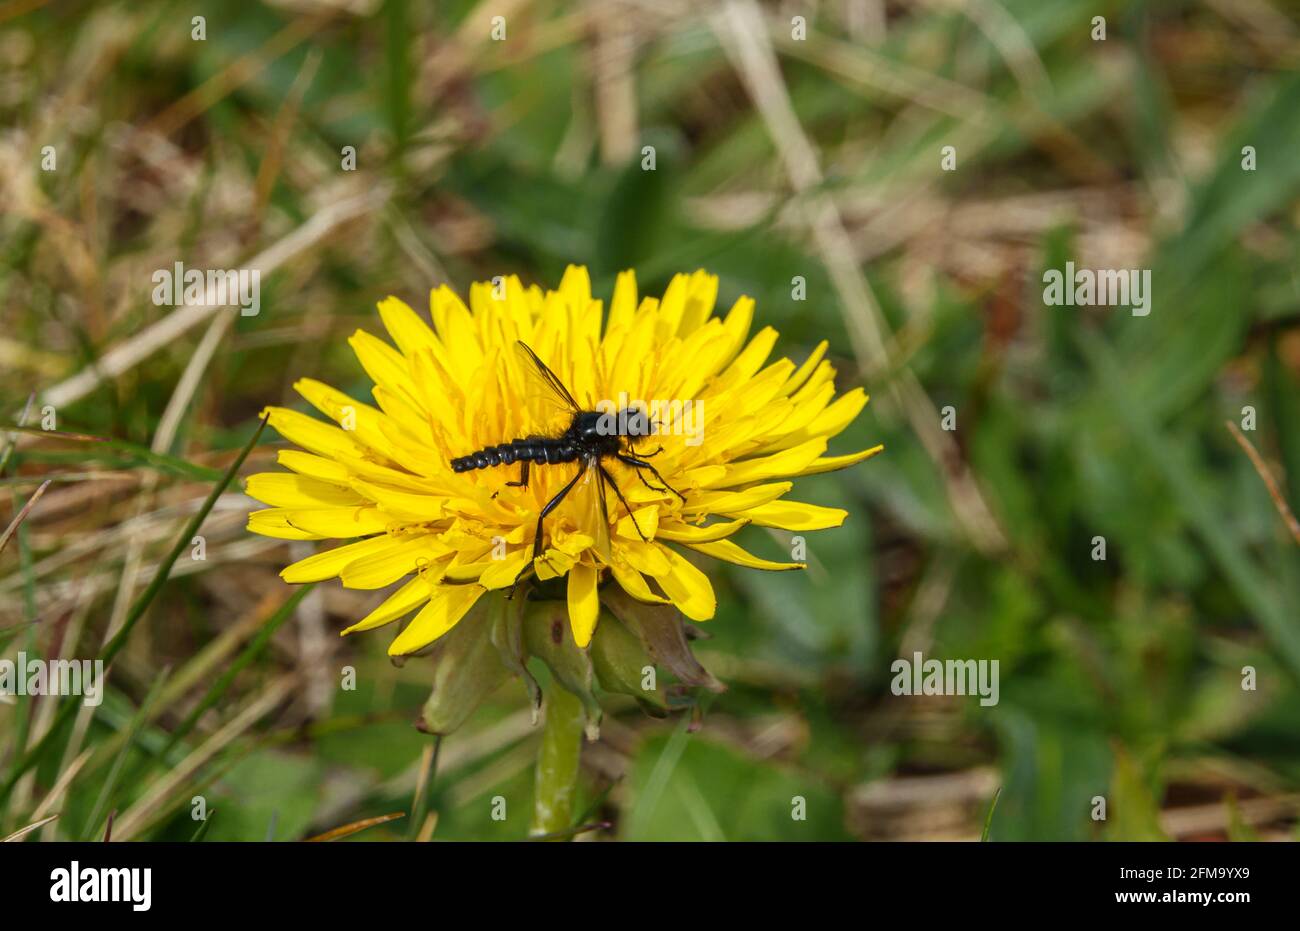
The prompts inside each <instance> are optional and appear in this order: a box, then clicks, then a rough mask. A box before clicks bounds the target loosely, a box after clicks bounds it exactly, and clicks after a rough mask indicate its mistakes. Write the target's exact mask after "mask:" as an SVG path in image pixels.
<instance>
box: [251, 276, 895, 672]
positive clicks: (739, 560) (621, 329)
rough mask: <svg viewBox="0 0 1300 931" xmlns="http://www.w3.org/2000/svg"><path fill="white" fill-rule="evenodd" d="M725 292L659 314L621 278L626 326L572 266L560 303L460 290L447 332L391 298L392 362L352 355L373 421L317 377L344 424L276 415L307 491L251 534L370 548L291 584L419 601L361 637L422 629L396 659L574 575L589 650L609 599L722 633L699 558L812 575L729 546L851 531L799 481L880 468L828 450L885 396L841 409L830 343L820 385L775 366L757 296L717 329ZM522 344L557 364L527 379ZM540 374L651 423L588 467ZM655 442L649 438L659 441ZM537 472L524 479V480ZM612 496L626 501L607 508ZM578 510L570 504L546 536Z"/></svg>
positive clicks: (705, 280)
mask: <svg viewBox="0 0 1300 931" xmlns="http://www.w3.org/2000/svg"><path fill="white" fill-rule="evenodd" d="M717 292H718V279H717V277H716V276H714V275H709V274H706V273H705V272H703V271H697V272H695V273H694V274H690V275H684V274H683V275H677V276H676V277H674V278H673V280H672V282H671V283H670V284H669V286H668V289H667V291H665V292H664V295H663V297H662V298H658V299H656V298H651V297H646V298H644V299H638V296H637V288H636V279H635V276H634V275H633V273H632V272H630V271H629V272H623V273H622V274H620V275H619V276H618V279H617V283H616V285H615V287H614V294H613V298H612V300H611V301H610V304H609V311H608V313H607V314H606V313H604V308H603V305H602V302H601V301H599V300H596V299H594V298H593V297H592V295H591V283H590V279H589V277H588V275H587V271H586V269H585V268H580V267H573V266H571V267H570V268H569V269H568V270H567V271H566V272H565V274H564V278H563V280H562V281H561V283H560V286H559V288H558V290H553V291H543V290H541V289H540V288H538V287H536V286H531V287H527V288H526V287H524V286H523V284H522V283H521V282H520V281H519V280H518V279H517V278H515V277H510V278H508V279H505V280H504V281H501V280H498V281H497V283H495V284H493V283H478V284H475V285H473V286H472V287H471V288H470V293H469V306H468V307H467V306H466V305H465V303H464V302H462V300H461V299H460V298H459V297H458V296H457V295H456V294H455V293H454V292H453V291H451V290H450V289H449V288H448V287H447V286H445V285H444V286H442V287H440V288H438V289H437V290H435V291H434V292H433V293H432V294H431V295H430V301H429V305H430V307H429V309H430V316H431V318H432V324H433V325H432V327H431V326H429V324H428V323H426V322H425V320H424V319H422V318H421V316H420V315H419V314H417V313H416V312H415V311H414V310H412V309H411V308H410V307H408V306H407V305H406V304H404V303H403V302H402V301H400V300H398V299H397V298H394V297H389V298H387V299H385V300H384V301H382V302H381V303H380V304H379V313H380V317H381V318H382V320H383V324H384V327H385V328H386V329H387V330H388V335H389V337H390V338H391V339H392V343H393V345H390V344H389V343H388V342H385V341H384V340H382V339H380V338H378V337H376V336H373V335H371V334H370V333H368V332H365V331H364V330H358V331H357V332H356V333H355V334H354V335H353V336H352V338H351V340H350V343H351V346H352V348H353V349H354V350H355V352H356V355H357V358H358V360H359V361H360V363H361V366H362V368H364V369H365V371H366V373H367V374H368V375H369V376H370V378H371V379H372V380H373V381H374V385H375V386H374V388H373V389H372V394H373V396H374V404H373V405H371V404H367V403H363V402H361V401H356V400H353V399H352V398H350V397H348V396H347V395H345V394H343V393H342V392H340V391H337V390H335V389H334V388H331V387H329V386H328V385H325V384H322V383H321V382H318V381H315V380H312V379H308V378H304V379H302V380H300V381H298V382H297V383H296V384H295V385H294V388H295V390H297V391H298V392H299V393H300V394H301V395H302V396H303V397H304V398H306V399H307V401H308V402H309V403H310V404H311V405H312V406H313V407H315V408H316V409H317V410H318V411H320V412H321V413H322V414H324V415H325V416H326V417H328V418H330V419H331V420H332V421H334V424H333V425H330V424H326V423H323V422H321V421H320V420H317V419H315V418H313V417H310V416H308V415H306V414H302V413H299V412H297V411H293V410H289V409H287V408H282V407H273V408H269V409H268V412H267V413H268V414H269V418H270V425H271V426H273V427H274V428H275V429H276V430H278V431H279V432H280V433H281V434H282V435H283V436H284V437H286V438H287V439H288V440H290V441H291V442H293V443H294V444H296V445H297V446H299V447H301V448H302V449H301V450H284V451H281V452H280V453H279V463H280V464H281V465H283V466H285V467H286V468H288V469H289V470H290V471H289V472H277V473H264V474H259V475H253V476H251V477H250V478H249V479H248V482H247V492H248V494H249V495H250V496H251V497H253V498H255V499H257V500H258V501H261V502H262V503H264V504H266V505H269V507H268V508H266V509H265V510H259V511H254V512H253V513H251V514H250V515H249V520H248V529H249V530H251V531H253V532H255V533H259V534H263V535H265V536H270V537H278V538H281V539H287V540H327V539H340V540H351V541H354V542H349V543H346V544H344V545H341V546H338V547H335V548H333V549H329V550H326V551H323V552H320V553H317V554H316V555H314V556H311V557H309V558H307V559H304V560H301V561H300V562H296V563H294V564H293V565H290V566H288V567H287V568H286V569H285V570H284V571H283V572H282V573H281V576H282V577H283V578H284V579H285V581H287V582H295V583H299V582H316V581H322V580H325V579H332V578H336V577H337V578H341V579H342V581H343V584H344V585H345V586H347V587H349V588H357V589H380V588H385V587H387V586H389V585H392V584H393V583H396V582H398V581H400V580H403V579H406V581H405V583H404V584H403V585H401V586H400V587H399V588H398V589H397V590H396V591H395V592H394V593H393V594H392V595H390V596H389V597H388V598H387V599H386V600H385V601H384V602H383V603H382V604H380V605H379V606H378V607H377V608H375V610H374V611H372V612H371V613H370V614H368V615H367V616H366V617H364V618H362V619H361V620H360V621H358V622H357V623H356V624H353V625H352V626H351V627H349V628H347V629H346V630H345V631H343V633H345V634H347V633H352V632H354V631H361V630H372V629H374V628H377V627H381V626H384V625H386V624H391V623H393V622H396V621H399V620H401V619H403V618H406V617H409V616H411V615H414V617H413V618H412V620H411V621H410V623H408V624H407V625H406V627H405V628H404V629H403V630H402V631H401V633H400V634H399V635H398V636H397V637H396V639H395V640H394V641H393V642H392V644H391V646H390V647H389V653H390V654H391V655H394V656H398V655H404V654H409V653H413V652H416V651H418V650H421V649H423V648H424V647H426V646H428V645H429V644H431V643H433V641H435V640H437V639H438V638H439V637H441V636H442V635H443V634H444V633H446V632H447V631H448V630H450V629H451V628H452V627H454V626H455V625H456V623H457V622H458V621H460V620H461V618H463V617H464V616H465V615H466V614H467V613H468V612H469V611H470V609H471V608H472V607H473V606H474V605H475V603H476V602H478V601H479V599H480V598H482V597H483V596H484V595H485V594H487V593H488V592H490V591H494V590H501V589H510V588H511V587H512V586H514V585H516V584H517V583H518V582H519V581H520V580H522V579H525V578H529V577H535V578H536V579H537V580H539V581H545V580H547V579H555V578H558V577H561V576H567V596H568V618H569V624H570V627H571V629H572V632H573V638H574V641H575V642H576V644H577V645H578V646H579V647H586V646H587V645H588V644H589V643H590V642H591V638H592V634H593V632H594V630H595V626H596V621H597V617H598V615H599V609H600V601H599V595H598V587H599V586H600V585H601V584H602V582H603V581H607V580H610V579H612V582H613V584H616V585H618V586H621V588H622V589H623V590H624V591H625V592H626V593H627V595H629V596H631V598H633V599H636V600H637V601H640V602H646V603H656V604H672V605H674V606H675V607H676V608H677V609H678V610H680V611H681V613H682V614H684V615H685V616H686V617H688V618H691V619H692V620H696V621H703V620H707V619H709V618H711V617H712V616H713V614H714V610H715V607H716V599H715V596H714V593H713V587H712V585H711V584H710V582H709V579H708V576H706V575H705V574H704V573H703V572H702V571H700V569H699V568H697V567H696V565H695V564H694V563H693V562H692V561H691V560H690V559H688V558H686V556H685V555H683V552H682V551H683V550H693V551H695V552H697V553H702V554H704V555H707V556H711V557H714V558H716V559H721V560H725V561H728V562H732V563H736V564H739V565H741V566H749V567H753V568H758V569H794V568H802V564H800V563H777V562H772V561H769V560H766V559H762V558H760V557H758V556H755V555H753V554H751V553H749V552H747V551H746V550H744V549H742V548H741V547H740V546H739V545H737V544H736V543H735V542H733V541H732V540H731V539H730V537H732V536H733V535H734V534H735V533H736V532H737V531H738V530H740V529H741V528H742V527H745V526H746V525H749V524H756V525H759V526H764V527H777V528H782V529H785V530H791V531H798V532H803V531H809V530H821V529H824V528H829V527H837V526H839V525H840V524H841V523H842V522H843V521H844V518H845V516H846V514H845V512H844V511H842V510H839V509H836V508H828V507H820V506H818V505H813V504H805V503H802V502H798V501H792V500H789V499H787V498H786V494H787V493H788V492H789V491H790V490H791V488H792V487H793V483H792V482H791V481H790V479H793V478H795V477H798V476H801V475H812V474H815V473H819V472H827V471H830V470H833V469H839V468H843V467H845V466H849V465H853V464H854V463H857V462H860V461H862V460H864V459H866V458H868V457H869V456H872V455H874V454H875V453H877V452H879V451H880V449H881V448H882V447H880V446H876V447H874V448H872V449H868V450H864V451H862V452H857V453H851V454H848V455H828V454H827V441H828V440H829V439H830V438H831V437H834V436H835V435H836V434H838V433H840V432H841V431H842V430H844V428H845V427H847V426H848V425H849V424H850V423H851V422H852V421H853V419H854V418H855V417H856V416H857V415H858V413H859V412H860V411H861V410H862V408H863V406H864V405H865V404H866V403H867V396H866V395H865V394H864V393H863V391H862V390H861V389H854V390H852V391H849V392H847V393H846V394H843V395H841V396H840V397H838V398H836V397H835V387H834V384H833V379H834V375H835V370H834V368H832V366H831V365H830V363H829V362H828V361H826V360H825V359H824V358H823V356H824V354H825V351H826V343H825V342H822V343H821V344H820V345H819V346H818V347H817V348H816V349H815V350H814V351H813V353H812V355H811V356H809V358H808V359H807V360H806V361H804V362H803V364H802V365H796V364H795V363H794V362H792V361H790V360H789V359H784V358H783V359H779V360H777V361H775V362H769V361H768V357H769V355H770V354H771V353H772V350H773V348H774V346H775V344H776V339H777V333H776V331H775V330H773V329H772V328H771V327H764V328H763V329H762V330H760V331H759V332H758V333H757V334H755V335H753V336H752V337H751V336H750V328H751V325H752V322H753V316H754V302H753V301H752V300H750V299H749V298H745V297H742V298H741V299H739V300H738V301H736V303H735V305H734V306H732V308H731V310H730V311H729V312H728V313H727V314H726V316H724V317H717V316H714V313H713V311H714V303H715V301H716V298H717ZM520 343H522V344H524V345H526V346H527V347H528V348H529V349H530V350H531V352H532V353H535V356H536V359H537V362H538V363H540V365H538V364H534V365H532V366H530V359H529V353H527V352H521V351H519V348H518V344H520ZM530 368H534V369H539V370H540V369H544V370H548V371H549V372H551V373H553V374H554V378H555V379H556V380H558V381H559V382H560V383H562V385H563V386H564V388H563V389H561V390H565V391H567V392H568V393H569V394H570V395H571V397H572V399H573V404H572V405H570V406H571V407H576V408H580V409H581V410H583V411H596V412H604V413H606V414H607V415H609V417H610V418H613V417H615V416H616V415H618V413H619V412H623V413H624V414H627V413H629V412H630V413H632V414H633V415H635V414H638V413H639V414H640V415H641V416H642V417H643V418H644V419H643V420H642V421H640V423H641V426H642V429H639V430H638V429H630V430H629V429H624V430H622V431H621V433H622V435H618V436H615V439H614V440H613V441H610V440H608V439H606V440H605V441H604V442H605V449H606V451H611V452H612V454H610V455H606V456H602V458H600V459H599V468H597V465H596V461H592V462H591V463H590V464H591V468H587V465H588V462H587V460H586V459H584V458H583V456H582V455H581V451H580V450H575V449H567V450H562V449H558V448H557V443H558V442H559V441H558V440H557V438H558V437H562V436H564V435H566V434H565V431H566V429H568V428H569V427H570V426H571V422H572V416H573V415H572V410H570V411H568V412H565V411H563V410H560V409H558V408H557V407H556V406H555V405H553V404H551V403H550V402H549V401H548V399H547V398H546V397H545V393H544V392H540V391H537V390H534V389H533V387H531V386H533V385H535V384H536V382H537V381H538V374H539V373H538V371H530ZM557 393H558V392H557ZM609 422H611V423H612V422H613V420H610V421H609ZM647 422H649V423H651V424H652V428H651V431H650V432H653V435H652V436H645V435H643V434H644V433H646V432H647V431H646V430H645V429H644V427H645V424H646V423H647ZM601 433H602V435H605V436H608V435H609V433H608V431H607V430H602V431H601ZM534 438H545V439H546V440H547V441H548V443H542V444H540V445H539V444H538V441H537V440H536V439H534ZM512 441H518V442H514V443H513V445H512ZM611 442H612V443H613V446H612V448H611V447H610V445H609V444H610V443H611ZM530 444H531V445H530ZM560 445H562V444H560ZM584 449H586V447H584ZM548 450H549V451H548ZM475 454H478V458H477V459H475ZM530 456H531V457H533V463H532V468H531V471H529V472H527V473H523V472H522V469H523V468H524V466H523V464H522V462H514V464H511V462H512V461H513V460H516V459H520V458H524V459H526V458H528V457H530ZM642 457H645V458H642ZM557 458H558V459H559V461H555V460H556V459H557ZM458 460H459V461H458ZM629 460H631V461H635V462H639V463H641V464H642V465H640V466H638V465H632V464H629ZM647 464H651V465H653V469H649V468H646V465H647ZM525 478H526V482H525V481H524V479H525ZM605 487H609V488H610V489H612V491H611V493H610V494H609V495H608V500H607V501H606V500H604V499H605V496H604V495H598V494H597V492H600V491H602V490H603V489H604V488H605ZM566 488H568V489H569V490H570V491H572V492H573V493H571V494H566V495H564V496H562V497H561V498H560V499H559V500H558V502H556V503H555V505H554V507H553V508H552V509H551V510H550V513H548V514H546V515H545V520H544V521H540V522H539V515H541V514H543V511H544V509H546V508H547V505H548V503H550V502H553V501H556V497H557V495H559V494H560V492H561V491H562V490H565V489H566ZM598 500H599V502H600V506H599V507H597V506H594V505H593V502H595V501H598ZM535 554H536V555H535Z"/></svg>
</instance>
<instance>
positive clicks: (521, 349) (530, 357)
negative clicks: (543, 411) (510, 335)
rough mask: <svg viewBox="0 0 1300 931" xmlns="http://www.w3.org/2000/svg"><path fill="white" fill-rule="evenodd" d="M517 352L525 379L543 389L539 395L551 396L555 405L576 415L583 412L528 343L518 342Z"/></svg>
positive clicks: (557, 377)
mask: <svg viewBox="0 0 1300 931" xmlns="http://www.w3.org/2000/svg"><path fill="white" fill-rule="evenodd" d="M515 350H516V351H517V352H518V354H519V359H520V364H521V366H522V367H523V369H524V373H525V378H526V379H527V380H528V381H529V382H530V383H531V386H536V387H538V388H540V389H541V391H540V392H538V393H540V394H542V395H544V396H549V397H550V398H551V399H552V402H553V403H558V404H559V405H560V406H562V407H564V408H565V409H567V410H568V411H569V412H570V413H574V414H576V413H578V412H579V411H580V410H582V408H580V407H579V406H578V402H577V401H575V400H574V399H573V395H571V394H569V389H568V388H566V387H564V382H562V381H560V377H559V376H558V375H556V374H555V373H554V372H552V371H551V370H550V368H548V367H547V365H546V363H545V362H543V361H542V360H541V359H539V358H538V356H537V353H535V352H533V350H532V349H531V348H530V347H529V346H528V344H527V343H524V342H521V341H518V340H516V341H515ZM530 393H531V392H530Z"/></svg>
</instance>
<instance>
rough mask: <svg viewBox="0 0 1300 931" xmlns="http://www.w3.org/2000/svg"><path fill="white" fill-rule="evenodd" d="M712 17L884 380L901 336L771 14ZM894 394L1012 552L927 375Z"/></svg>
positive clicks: (974, 514) (745, 10)
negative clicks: (791, 83)
mask: <svg viewBox="0 0 1300 931" xmlns="http://www.w3.org/2000/svg"><path fill="white" fill-rule="evenodd" d="M711 22H712V25H713V31H714V33H715V35H716V36H717V38H718V41H719V43H720V44H721V45H722V48H723V51H724V52H726V54H727V56H728V57H729V58H730V59H731V61H732V65H733V67H734V68H735V70H736V72H737V74H738V75H739V76H740V78H741V81H742V83H743V84H744V85H745V89H746V91H747V92H748V93H749V95H750V97H751V99H752V100H753V101H754V107H755V109H756V110H757V111H758V114H759V116H760V118H761V119H762V120H763V123H764V125H765V126H766V127H767V131H768V136H769V137H770V138H771V140H772V143H773V145H775V147H776V150H777V154H778V156H779V157H780V160H781V162H782V163H783V165H784V167H785V171H786V175H787V177H788V178H789V180H790V186H791V187H792V188H793V189H794V191H795V193H796V194H798V195H799V196H800V201H799V203H800V205H801V206H802V208H803V209H804V211H805V217H806V222H807V225H808V228H809V230H810V232H811V233H812V237H813V241H814V243H815V244H816V247H817V251H818V253H819V254H820V257H821V260H822V264H823V265H824V266H825V267H826V271H827V273H828V274H829V276H830V279H831V283H832V285H833V286H834V288H835V290H836V293H837V294H838V295H839V297H840V306H841V308H842V313H843V315H844V323H845V327H846V328H847V330H848V335H849V342H850V343H851V345H852V347H853V354H854V356H855V358H856V359H857V361H858V366H859V368H860V370H861V372H862V373H863V374H864V375H866V376H868V377H874V378H877V379H879V378H881V377H882V375H883V373H885V372H887V371H889V370H890V368H891V363H890V358H891V354H896V352H895V351H894V347H893V346H892V342H893V334H892V333H891V332H890V330H889V326H888V324H887V322H886V321H885V318H884V315H883V313H882V312H881V309H880V306H879V303H878V302H877V301H876V298H875V295H874V294H873V293H872V291H871V287H870V285H869V284H868V282H867V280H866V279H865V278H864V277H863V275H862V273H861V271H860V269H859V268H858V264H857V259H856V257H855V255H854V250H853V245H852V242H851V241H850V239H849V236H848V233H847V231H846V229H845V226H844V219H843V217H842V216H841V214H840V210H839V207H838V206H837V204H836V203H835V200H834V199H833V198H832V197H830V196H828V195H827V194H825V193H821V192H820V191H819V189H820V187H821V185H822V183H823V180H824V178H823V175H822V170H821V166H820V164H819V161H818V156H817V152H816V150H815V149H814V147H813V144H812V142H811V140H810V139H809V138H808V136H807V134H806V133H805V132H804V130H803V126H802V124H801V123H800V122H799V117H798V114H797V113H796V112H795V108H794V104H793V102H792V101H791V99H790V94H789V90H788V89H787V88H786V86H785V81H784V79H783V78H782V76H781V69H780V66H779V63H778V62H777V58H776V52H775V49H774V48H773V46H772V42H771V37H770V36H769V34H768V30H767V25H766V21H765V20H764V18H763V14H762V12H761V10H760V9H759V7H758V6H757V4H755V3H754V2H753V0H728V2H727V3H726V4H724V5H722V6H721V7H720V8H719V9H718V10H717V11H716V12H715V13H714V14H713V16H712V18H711ZM887 394H888V396H889V397H890V398H891V399H892V400H893V401H894V402H895V403H896V404H897V405H898V406H899V408H901V410H902V411H903V413H904V415H905V416H906V417H907V419H908V421H909V423H910V424H911V426H912V429H913V430H914V431H915V432H916V435H917V437H918V439H920V441H921V443H922V445H923V446H924V447H925V450H926V452H927V453H928V454H929V455H930V458H931V459H933V460H934V462H935V464H936V466H937V467H938V470H939V474H940V476H941V477H942V478H943V481H944V485H945V488H946V490H947V492H948V500H949V503H950V504H951V507H952V510H953V514H954V516H955V517H956V519H957V521H958V522H959V524H960V525H961V526H962V528H963V529H964V530H965V531H966V533H967V535H968V537H969V538H970V540H971V542H972V544H974V545H975V546H976V547H977V548H978V549H979V550H980V551H982V552H984V553H995V552H999V551H1002V550H1004V549H1005V548H1006V546H1007V541H1006V537H1005V535H1004V534H1003V532H1002V528H1001V526H1000V525H999V523H998V520H997V518H996V516H994V514H993V511H992V510H991V509H990V507H989V505H988V502H987V501H985V499H984V494H983V492H982V491H981V490H980V488H979V485H978V484H977V483H976V481H975V476H974V475H973V473H972V472H971V471H970V469H968V468H967V467H966V465H965V463H964V462H963V461H962V459H961V455H960V453H959V451H958V450H957V447H956V444H955V443H954V442H953V440H952V438H951V437H950V436H949V435H947V434H946V433H945V432H944V431H943V430H942V429H940V426H939V412H938V410H937V409H936V408H935V405H934V402H933V401H932V400H931V399H930V396H929V395H928V394H926V393H925V389H924V388H923V387H922V385H921V383H920V380H919V379H918V378H917V377H916V375H915V374H914V373H913V372H912V371H911V370H910V369H903V370H902V371H901V372H900V373H899V375H898V378H897V381H896V382H894V383H891V384H889V385H888V391H887Z"/></svg>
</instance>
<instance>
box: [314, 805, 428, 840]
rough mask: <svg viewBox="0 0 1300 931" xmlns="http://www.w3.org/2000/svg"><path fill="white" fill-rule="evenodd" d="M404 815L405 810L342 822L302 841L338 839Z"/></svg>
mask: <svg viewBox="0 0 1300 931" xmlns="http://www.w3.org/2000/svg"><path fill="white" fill-rule="evenodd" d="M405 817H406V812H404V811H395V812H392V813H391V814H387V815H379V816H378V817H375V818H362V819H361V820H360V821H353V822H352V823H351V824H344V825H340V826H339V827H337V828H331V829H330V830H328V831H326V832H325V833H324V834H317V835H316V836H315V837H309V838H307V839H306V840H305V841H304V843H307V844H313V843H317V842H320V841H331V840H338V839H339V838H342V837H348V836H350V835H352V834H356V833H357V832H358V831H364V830H365V829H366V828H373V827H374V826H375V825H377V824H387V823H388V822H390V821H396V820H397V819H398V818H405Z"/></svg>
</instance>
